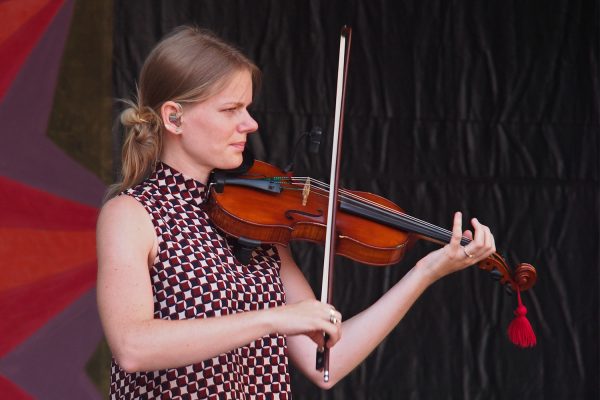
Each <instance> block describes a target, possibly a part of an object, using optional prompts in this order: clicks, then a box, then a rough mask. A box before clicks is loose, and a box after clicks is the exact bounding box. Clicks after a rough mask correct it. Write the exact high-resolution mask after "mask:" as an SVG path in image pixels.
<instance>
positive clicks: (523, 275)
mask: <svg viewBox="0 0 600 400" xmlns="http://www.w3.org/2000/svg"><path fill="white" fill-rule="evenodd" d="M479 268H480V269H482V270H484V271H488V272H490V273H491V274H492V277H493V278H494V279H497V280H499V281H500V284H501V285H504V287H505V288H506V290H507V291H509V292H511V293H512V292H515V291H517V290H519V291H521V292H524V291H526V290H528V289H530V288H531V287H533V285H534V284H535V282H536V280H537V272H536V270H535V267H534V266H533V265H531V264H527V263H521V264H519V265H518V266H517V268H516V269H515V270H514V271H511V269H510V267H509V266H508V264H507V263H506V261H505V260H504V258H502V256H500V255H499V254H498V253H494V254H492V255H491V256H489V257H488V258H486V259H485V260H482V261H481V262H480V263H479Z"/></svg>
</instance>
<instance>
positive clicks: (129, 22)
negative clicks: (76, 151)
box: [113, 0, 600, 399]
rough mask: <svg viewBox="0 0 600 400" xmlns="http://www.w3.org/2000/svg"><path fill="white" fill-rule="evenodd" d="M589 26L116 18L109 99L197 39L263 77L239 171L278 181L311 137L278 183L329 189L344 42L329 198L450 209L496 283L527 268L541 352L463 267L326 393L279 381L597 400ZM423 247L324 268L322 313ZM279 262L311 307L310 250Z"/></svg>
mask: <svg viewBox="0 0 600 400" xmlns="http://www.w3.org/2000/svg"><path fill="white" fill-rule="evenodd" d="M599 20H600V19H599V10H598V2H597V1H593V0H588V1H585V0H582V1H568V0H549V1H548V0H547V1H524V2H518V1H515V2H507V1H498V0H496V1H475V0H471V1H468V0H463V1H441V0H437V1H426V2H424V1H416V0H398V1H392V0H369V1H366V0H364V1H359V0H354V1H339V0H335V1H334V0H329V1H325V0H321V1H281V0H279V1H278V0H254V1H234V0H211V1H190V0H188V1H177V2H172V1H153V2H148V1H140V0H135V1H134V0H127V1H116V2H115V31H114V35H115V36H114V69H113V73H114V96H115V97H116V98H130V97H132V96H133V94H134V88H135V79H136V76H137V74H138V72H139V69H140V66H141V62H142V61H143V59H144V58H145V56H146V55H147V53H148V52H149V50H150V48H151V47H152V46H153V45H154V44H155V43H156V41H157V40H158V39H159V38H160V37H161V36H162V35H163V34H165V33H166V32H168V31H170V30H171V29H172V28H173V27H175V26H177V25H181V24H196V25H199V26H201V27H205V28H209V29H211V30H213V31H215V32H216V33H217V34H219V35H220V36H222V37H224V38H225V39H227V40H229V41H230V42H233V43H235V44H236V45H237V46H238V47H240V48H241V49H242V50H243V51H244V52H245V53H246V54H247V55H248V56H249V57H250V58H252V59H253V60H254V61H255V62H256V63H257V64H258V66H259V67H260V68H261V69H262V71H263V72H264V81H263V86H262V89H261V91H260V93H259V95H258V97H257V99H256V101H255V105H254V106H253V115H254V116H255V117H256V119H257V120H258V122H259V124H260V130H259V132H260V133H259V134H255V135H252V136H251V139H250V146H251V148H252V150H253V152H254V153H255V155H256V157H257V158H259V159H263V160H265V161H267V162H270V163H272V164H275V165H276V166H279V167H284V166H285V165H287V164H288V163H289V162H290V160H291V155H292V148H293V144H294V143H295V141H296V140H297V138H298V137H299V136H300V135H301V134H302V133H303V132H305V131H307V130H309V129H311V128H312V127H315V126H320V127H322V128H323V129H324V131H325V139H324V143H323V145H322V146H321V147H322V148H321V151H320V153H319V155H316V156H311V155H309V154H308V153H307V152H306V151H305V148H304V147H302V146H301V148H300V151H299V152H298V154H297V155H296V157H295V172H296V175H301V176H305V175H309V176H312V177H315V178H319V179H322V180H325V181H327V180H328V176H329V172H328V168H329V163H330V161H329V160H330V156H329V154H330V149H331V143H330V142H331V136H332V135H331V133H332V129H331V128H332V122H333V110H334V101H335V78H336V68H337V57H338V45H339V33H340V29H341V27H342V26H343V25H345V24H347V25H349V26H351V27H352V29H353V38H352V50H351V57H350V65H349V77H348V93H347V100H346V118H345V125H344V126H345V131H344V132H345V133H344V134H345V138H344V145H343V151H342V170H341V184H342V186H343V187H345V188H350V189H357V190H363V191H369V192H374V193H377V194H379V195H382V196H384V197H386V198H389V199H391V200H392V201H394V202H395V203H396V204H398V205H399V206H400V207H402V208H403V209H405V210H406V211H407V212H408V213H409V214H411V215H413V216H416V217H418V218H421V219H423V220H426V221H429V222H431V223H433V224H435V225H438V226H442V227H446V228H449V227H450V225H451V219H452V214H453V212H454V211H455V210H462V211H463V213H464V215H465V223H466V222H467V221H468V220H469V218H470V217H473V216H476V217H478V218H479V219H480V220H481V221H482V222H484V223H485V224H487V225H489V226H490V227H491V228H492V231H493V232H494V234H495V237H496V242H497V247H498V249H499V251H500V252H501V253H502V254H503V255H504V256H505V258H506V259H507V260H508V261H509V264H510V265H511V266H514V265H516V264H517V263H519V262H529V263H532V264H533V265H535V267H536V268H537V271H538V278H539V281H538V283H537V284H536V286H535V287H534V288H533V289H532V290H529V291H527V292H525V293H524V294H523V300H524V302H525V305H526V306H527V307H528V309H529V314H528V317H529V318H530V321H531V323H532V325H533V327H534V329H535V330H536V333H537V336H538V345H537V347H535V348H533V349H527V350H521V349H517V348H515V347H514V346H513V345H512V344H511V343H510V342H509V341H508V339H507V338H506V333H505V332H506V327H507V325H508V324H509V322H510V320H511V319H512V317H513V314H512V312H513V310H514V308H515V307H516V298H515V296H509V295H507V294H506V293H505V291H504V290H503V288H502V287H500V285H498V283H497V282H495V281H493V280H491V279H488V276H487V274H486V273H484V272H482V271H480V270H479V269H477V268H473V269H470V270H466V271H463V272H460V273H457V274H454V275H452V276H449V277H446V278H444V279H443V280H441V281H439V282H437V283H436V284H434V285H433V286H432V287H430V288H429V289H428V290H427V291H426V292H425V294H424V295H423V296H422V297H421V298H420V299H419V301H418V302H417V303H416V304H415V306H414V307H413V309H412V310H411V311H410V312H409V313H408V315H407V316H406V317H405V319H404V320H403V321H402V322H401V323H400V324H399V326H398V327H397V328H396V329H395V330H394V331H393V332H392V333H391V334H390V336H389V337H388V338H387V339H386V340H385V341H384V342H383V343H382V344H381V345H380V346H379V347H378V348H377V350H375V351H374V352H373V353H372V355H371V356H370V357H369V358H368V359H367V360H366V361H365V362H363V363H362V364H361V365H360V366H359V367H358V368H357V369H356V370H355V371H353V372H352V374H350V375H349V376H348V377H347V378H346V379H344V380H343V381H342V382H340V383H339V384H338V385H337V386H336V387H335V388H334V389H333V390H331V391H329V392H321V391H319V390H318V389H316V388H315V387H314V386H313V385H312V384H310V383H309V382H308V381H306V380H305V379H304V378H303V377H302V376H301V375H300V374H299V373H296V372H294V373H293V376H292V379H293V380H292V387H293V390H294V396H295V398H297V399H315V398H332V399H367V398H368V399H392V398H393V399H396V398H398V399H400V398H401V399H549V398H552V399H592V398H593V399H595V398H598V396H599V386H598V380H597V378H598V363H599V349H598V342H599V339H600V337H599V332H598V320H599V312H598V299H599V294H598V283H599V278H598V271H599V261H600V257H599V250H598V248H599V246H598V241H599V233H598V227H599V222H600V218H599V217H600V213H599V199H600V196H599V186H598V181H599V179H598V178H599V171H600V165H599V161H598V157H599V153H600V152H599V150H600V144H599V139H598V138H599V116H598V110H599V106H600V104H599V99H600V95H599V94H600V89H599V87H600V85H599V79H598V76H599V75H598V68H599V65H598V43H599V40H598V38H599V30H598V21H599ZM117 111H118V110H115V112H117ZM120 134H121V133H120V132H115V135H117V137H116V140H115V143H120V142H121V140H122V138H121V137H120ZM116 153H118V151H117V150H116ZM434 248H435V246H434V245H431V244H428V243H425V242H419V243H417V245H416V246H415V247H414V248H413V250H412V251H411V252H410V253H408V254H407V256H406V257H405V258H404V259H403V260H402V261H401V262H399V263H398V264H397V265H393V266H389V267H383V268H382V267H379V268H373V267H368V266H365V265H360V264H357V263H355V262H351V261H348V260H346V259H342V258H339V259H338V262H337V264H336V271H335V292H334V293H335V295H334V299H333V302H334V304H335V305H336V307H337V308H338V309H339V310H341V312H342V313H343V314H344V316H345V318H346V319H347V318H349V317H351V316H352V315H354V314H356V313H357V312H359V311H361V310H363V309H364V308H366V307H368V305H369V304H371V303H372V302H374V301H375V300H376V299H377V298H378V297H379V296H381V294H382V293H384V292H385V291H386V290H387V289H388V288H389V287H390V286H391V285H393V284H394V283H395V282H397V281H398V280H399V279H400V278H401V277H402V275H403V274H404V273H405V272H406V271H407V270H408V269H409V268H410V267H411V266H412V265H414V263H415V261H416V260H418V258H419V257H421V256H423V255H424V254H425V253H426V252H428V251H430V250H432V249H434ZM292 249H293V251H294V254H295V256H296V260H297V262H298V264H299V265H300V266H301V267H302V269H303V271H304V273H305V274H306V276H307V278H308V279H309V281H310V282H311V285H313V288H314V289H315V292H316V293H317V294H318V293H320V277H321V272H320V268H321V265H322V254H323V252H322V248H321V247H320V246H318V245H314V244H306V243H293V244H292ZM367 329H368V327H365V330H367Z"/></svg>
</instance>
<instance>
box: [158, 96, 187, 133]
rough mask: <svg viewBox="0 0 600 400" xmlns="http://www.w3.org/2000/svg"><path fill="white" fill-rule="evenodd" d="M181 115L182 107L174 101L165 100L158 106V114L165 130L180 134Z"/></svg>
mask: <svg viewBox="0 0 600 400" xmlns="http://www.w3.org/2000/svg"><path fill="white" fill-rule="evenodd" d="M182 115H183V107H181V104H179V103H176V102H174V101H171V100H169V101H165V102H164V103H163V105H162V106H161V107H160V116H161V118H162V121H163V125H164V126H165V128H167V130H168V131H169V132H171V133H174V134H176V135H177V134H180V133H181V132H182V128H181V117H182Z"/></svg>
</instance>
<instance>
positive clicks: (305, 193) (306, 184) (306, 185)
mask: <svg viewBox="0 0 600 400" xmlns="http://www.w3.org/2000/svg"><path fill="white" fill-rule="evenodd" d="M309 194H310V177H308V178H306V182H304V188H302V205H303V206H306V203H307V202H308V195H309Z"/></svg>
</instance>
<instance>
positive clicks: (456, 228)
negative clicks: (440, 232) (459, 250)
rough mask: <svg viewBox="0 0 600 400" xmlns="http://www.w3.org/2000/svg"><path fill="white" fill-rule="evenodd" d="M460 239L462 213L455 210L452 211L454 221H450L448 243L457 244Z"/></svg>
mask: <svg viewBox="0 0 600 400" xmlns="http://www.w3.org/2000/svg"><path fill="white" fill-rule="evenodd" d="M461 239H462V213H461V212H460V211H457V212H455V213H454V221H453V223H452V238H451V239H450V244H451V245H455V246H458V245H460V240H461Z"/></svg>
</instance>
